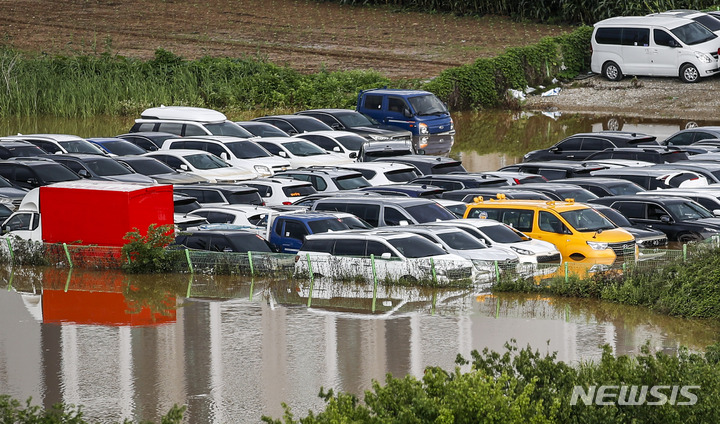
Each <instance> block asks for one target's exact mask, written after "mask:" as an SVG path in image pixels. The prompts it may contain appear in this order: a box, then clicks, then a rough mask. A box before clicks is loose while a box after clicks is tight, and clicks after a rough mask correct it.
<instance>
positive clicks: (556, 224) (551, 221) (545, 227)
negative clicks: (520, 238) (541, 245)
mask: <svg viewBox="0 0 720 424" xmlns="http://www.w3.org/2000/svg"><path fill="white" fill-rule="evenodd" d="M536 216H537V223H536V225H535V227H534V230H533V231H532V232H531V233H530V234H532V237H533V238H536V239H538V240H543V241H547V242H550V243H552V244H554V245H555V247H557V248H558V250H559V251H561V252H563V255H565V254H567V253H568V252H569V250H568V247H569V244H570V240H571V237H569V236H572V231H570V229H569V228H568V227H567V225H565V223H564V222H563V221H562V220H561V219H560V218H559V217H558V216H557V215H555V214H554V213H553V212H550V211H538V213H537V214H536ZM523 232H524V231H523ZM570 250H572V249H570ZM570 253H572V252H570Z"/></svg>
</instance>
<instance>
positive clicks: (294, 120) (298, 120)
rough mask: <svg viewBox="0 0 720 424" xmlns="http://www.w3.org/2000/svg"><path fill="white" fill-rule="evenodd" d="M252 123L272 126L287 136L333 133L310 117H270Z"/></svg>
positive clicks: (317, 120)
mask: <svg viewBox="0 0 720 424" xmlns="http://www.w3.org/2000/svg"><path fill="white" fill-rule="evenodd" d="M253 121H258V122H265V123H268V124H272V125H274V126H276V127H278V128H280V129H281V130H283V131H285V132H286V133H287V134H288V135H295V134H302V133H304V132H306V131H333V129H332V128H330V126H329V125H327V124H325V123H324V122H322V121H321V120H319V119H315V118H313V117H312V116H301V115H271V116H263V117H260V118H255V119H253Z"/></svg>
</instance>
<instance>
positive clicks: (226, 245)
mask: <svg viewBox="0 0 720 424" xmlns="http://www.w3.org/2000/svg"><path fill="white" fill-rule="evenodd" d="M209 250H212V251H214V252H226V251H227V252H232V251H234V250H235V249H234V248H233V245H232V244H231V243H230V240H228V239H227V238H226V237H225V236H223V235H219V234H215V235H213V236H212V238H210V249H209Z"/></svg>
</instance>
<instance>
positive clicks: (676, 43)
mask: <svg viewBox="0 0 720 424" xmlns="http://www.w3.org/2000/svg"><path fill="white" fill-rule="evenodd" d="M668 46H670V47H680V43H678V42H677V41H675V40H674V39H672V38H671V39H670V41H669V42H668Z"/></svg>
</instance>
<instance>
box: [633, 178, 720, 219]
mask: <svg viewBox="0 0 720 424" xmlns="http://www.w3.org/2000/svg"><path fill="white" fill-rule="evenodd" d="M712 187H713V186H712V185H710V186H707V187H702V188H700V189H698V188H692V189H684V188H666V189H663V190H654V191H645V192H641V193H638V194H639V195H652V196H677V197H684V198H686V199H690V200H692V201H695V202H698V203H699V204H701V205H702V206H703V207H704V208H705V209H707V210H709V211H711V212H712V213H713V215H715V216H718V215H720V186H715V187H714V188H712Z"/></svg>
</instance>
